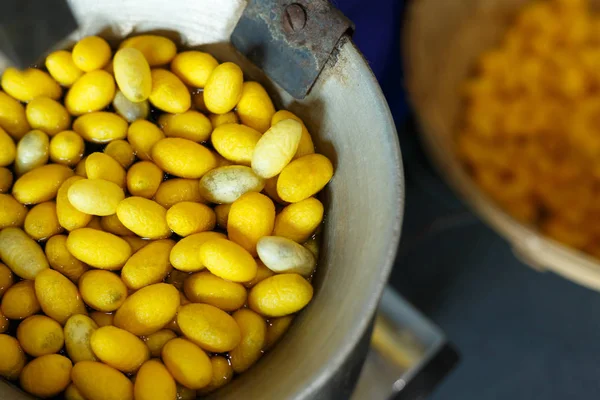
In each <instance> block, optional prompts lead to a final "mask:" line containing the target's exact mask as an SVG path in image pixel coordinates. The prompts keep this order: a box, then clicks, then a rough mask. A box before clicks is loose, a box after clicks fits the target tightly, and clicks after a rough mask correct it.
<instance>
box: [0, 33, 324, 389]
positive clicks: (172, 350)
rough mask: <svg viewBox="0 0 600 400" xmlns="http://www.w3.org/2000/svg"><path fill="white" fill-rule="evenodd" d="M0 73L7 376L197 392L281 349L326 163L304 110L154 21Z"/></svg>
mask: <svg viewBox="0 0 600 400" xmlns="http://www.w3.org/2000/svg"><path fill="white" fill-rule="evenodd" d="M0 83H1V87H2V91H0V260H1V263H0V349H1V351H0V376H2V377H3V378H4V379H7V380H9V381H14V382H15V383H17V384H19V385H20V387H21V388H22V389H23V390H25V391H26V392H28V393H31V394H32V395H34V396H37V397H41V398H48V397H54V396H64V397H65V398H67V399H88V400H95V399H119V400H126V399H134V398H135V399H136V400H142V399H152V400H160V399H163V398H164V399H175V398H178V399H193V398H196V397H197V396H202V395H205V394H208V393H211V392H213V391H215V390H217V389H218V388H220V387H222V386H223V385H226V384H228V383H229V382H230V381H231V380H232V379H235V375H237V374H241V373H243V372H244V371H246V370H247V369H248V368H250V367H251V366H252V365H253V364H254V363H256V361H258V359H259V358H260V357H261V356H262V355H263V354H264V353H265V352H266V351H268V350H270V349H271V348H272V347H273V346H274V344H275V343H276V342H277V341H278V340H279V338H280V337H281V336H282V335H283V334H284V333H285V332H286V330H287V329H288V327H289V326H290V324H291V323H292V321H293V319H294V316H295V315H296V314H297V313H298V312H299V311H301V310H302V309H303V308H304V307H306V305H307V304H308V303H309V302H310V301H311V299H312V296H313V287H312V285H311V279H312V275H313V273H314V271H315V268H316V264H317V259H318V252H319V238H318V233H319V229H320V226H321V224H322V222H323V217H324V207H323V204H322V203H321V202H320V201H319V200H318V194H319V192H320V191H321V190H322V189H323V188H324V187H325V186H326V185H327V183H328V182H329V181H330V179H331V178H332V177H333V166H332V163H331V162H330V161H329V159H328V158H327V157H325V156H323V155H321V154H318V153H316V152H315V148H314V145H313V141H312V138H311V135H310V133H309V131H308V129H307V128H306V126H305V125H304V123H303V122H302V121H301V120H300V119H299V118H298V117H297V116H296V115H294V114H292V113H291V112H289V111H286V110H280V111H276V110H275V107H274V106H273V102H272V101H271V99H270V97H269V95H268V94H267V92H266V90H265V89H264V88H263V86H262V85H261V84H260V83H258V82H253V81H244V74H243V72H242V70H241V69H240V67H239V66H238V65H236V64H234V63H231V62H225V63H219V62H218V61H217V60H216V59H215V58H214V57H213V56H212V55H210V54H208V53H205V52H201V51H181V52H178V49H177V47H176V45H175V43H173V42H172V41H171V40H170V39H168V38H165V37H161V36H155V35H141V36H135V37H131V38H128V39H126V40H124V41H123V42H121V43H120V45H119V46H118V48H111V47H110V46H109V44H108V43H107V42H106V41H105V40H104V39H102V38H100V37H96V36H90V37H85V38H83V39H81V40H80V41H79V42H77V43H76V44H75V46H74V47H73V48H72V49H71V50H70V51H68V50H60V51H56V52H54V53H52V54H50V55H48V57H47V58H46V61H45V68H39V69H37V68H30V69H27V70H24V71H21V70H17V69H14V68H7V69H6V70H5V71H4V73H3V74H2V77H1V82H0ZM108 382H110V384H107V383H108Z"/></svg>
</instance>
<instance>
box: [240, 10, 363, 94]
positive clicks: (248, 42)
mask: <svg viewBox="0 0 600 400" xmlns="http://www.w3.org/2000/svg"><path fill="white" fill-rule="evenodd" d="M353 30H354V24H353V23H352V22H351V21H350V20H349V19H347V18H346V17H345V16H344V15H343V14H342V13H341V12H340V11H339V10H337V9H336V8H334V7H333V6H332V5H331V4H330V3H329V1H326V0H295V1H294V0H275V1H274V0H250V1H249V3H248V6H247V7H246V9H245V10H244V13H243V14H242V17H241V18H240V20H239V22H238V24H237V26H236V27H235V29H234V31H233V34H232V35H231V42H232V43H233V45H234V46H235V47H236V48H237V49H238V50H239V51H240V52H241V53H242V54H244V55H245V56H246V57H248V58H249V59H250V60H251V61H252V62H253V63H254V64H256V65H257V66H258V67H260V68H261V69H263V70H264V71H265V72H266V73H267V75H269V77H270V78H271V79H273V80H274V81H275V82H277V84H279V85H280V86H281V87H282V88H284V89H285V90H286V91H287V92H288V93H289V94H291V95H292V96H294V97H295V98H297V99H302V98H304V97H305V96H306V95H307V94H308V92H309V91H310V89H311V88H312V86H313V84H314V83H315V81H316V80H317V77H318V76H319V74H320V73H321V70H322V69H323V67H324V66H325V64H327V61H328V60H329V58H330V57H331V55H332V53H333V52H334V50H335V49H336V46H337V45H338V42H339V41H340V39H341V38H342V37H343V36H344V35H345V34H351V33H352V32H353Z"/></svg>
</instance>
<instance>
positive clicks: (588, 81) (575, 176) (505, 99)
mask: <svg viewBox="0 0 600 400" xmlns="http://www.w3.org/2000/svg"><path fill="white" fill-rule="evenodd" d="M462 93H463V100H464V108H463V112H462V122H461V124H460V129H459V131H458V134H457V136H456V149H457V151H458V154H459V156H460V157H461V159H462V161H463V163H464V165H465V167H466V168H467V169H468V171H469V172H470V174H471V176H472V177H473V179H474V181H475V182H476V183H477V185H478V186H479V187H480V188H481V189H482V190H483V191H484V192H485V193H486V194H487V195H488V196H489V197H491V198H492V199H493V200H494V201H495V202H496V203H497V204H498V206H499V207H501V208H503V209H504V210H505V211H506V212H507V213H508V214H510V215H512V216H513V217H514V218H516V219H517V220H519V221H521V222H523V223H526V224H531V225H533V226H535V227H537V228H538V229H540V230H541V231H542V232H543V233H544V234H546V235H548V236H549V237H550V238H552V239H554V240H557V241H559V242H561V243H563V244H566V245H568V246H571V247H573V248H576V249H578V250H581V251H584V252H586V253H588V254H590V255H593V256H595V257H598V258H600V201H599V200H598V199H599V198H600V14H598V13H597V12H595V11H593V9H592V8H591V7H590V5H589V4H588V2H587V1H586V0H543V1H535V2H531V3H528V4H527V5H526V6H524V7H523V8H522V10H521V11H520V12H519V13H518V15H517V16H516V18H515V19H514V21H513V22H512V24H511V25H510V27H509V29H508V31H507V32H506V33H505V35H504V38H503V40H502V41H501V43H499V44H498V46H497V47H496V48H494V49H491V50H489V51H487V52H485V53H484V54H482V55H481V57H480V58H479V61H478V63H477V66H476V69H475V71H474V73H473V75H472V76H470V77H469V78H468V79H467V80H466V81H465V82H464V85H463V90H462Z"/></svg>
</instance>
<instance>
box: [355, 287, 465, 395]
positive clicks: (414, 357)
mask: <svg viewBox="0 0 600 400" xmlns="http://www.w3.org/2000/svg"><path fill="white" fill-rule="evenodd" d="M457 361H458V355H457V353H456V351H454V349H453V348H452V346H451V345H450V344H449V343H448V342H447V340H446V337H445V336H444V334H443V333H442V331H441V330H440V329H439V328H437V327H436V326H435V325H433V324H432V323H430V322H429V321H428V320H427V319H426V318H425V317H424V316H423V315H421V314H420V313H419V312H418V311H417V310H415V309H414V308H413V307H412V306H411V305H410V304H408V302H407V301H406V300H404V299H403V298H402V297H401V296H400V295H399V294H398V293H397V292H396V291H395V290H394V289H392V288H391V287H389V286H388V287H387V288H386V289H385V290H384V292H383V296H382V298H381V303H380V305H379V309H378V311H377V316H376V318H375V326H374V328H373V334H372V336H371V348H370V350H369V354H368V355H367V359H366V362H365V365H364V367H363V371H362V374H361V377H360V379H359V381H358V384H357V387H356V391H355V393H354V394H353V397H352V400H363V399H381V400H384V399H396V400H400V399H410V400H414V399H416V398H422V396H425V395H426V394H427V393H429V392H430V391H431V390H432V389H433V388H434V387H435V386H436V385H437V384H438V383H439V381H440V380H441V379H443V378H444V377H445V376H446V375H447V374H448V372H449V371H450V370H451V369H452V368H453V367H454V365H455V364H456V363H457Z"/></svg>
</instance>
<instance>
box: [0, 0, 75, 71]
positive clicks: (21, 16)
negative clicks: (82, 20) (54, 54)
mask: <svg viewBox="0 0 600 400" xmlns="http://www.w3.org/2000/svg"><path fill="white" fill-rule="evenodd" d="M75 29H77V22H76V21H75V17H74V16H73V13H72V12H71V8H70V7H69V4H68V3H67V1H66V0H45V1H43V2H42V1H39V0H2V13H0V58H2V60H0V61H4V63H10V64H13V65H15V66H16V67H18V68H26V67H29V66H31V65H32V64H34V63H35V62H36V61H39V57H40V56H41V55H42V54H44V53H45V52H47V51H48V50H50V49H51V48H52V46H54V45H55V44H56V43H57V42H59V41H60V40H62V39H64V38H65V37H67V36H68V35H69V34H70V33H71V32H73V31H74V30H75Z"/></svg>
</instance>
